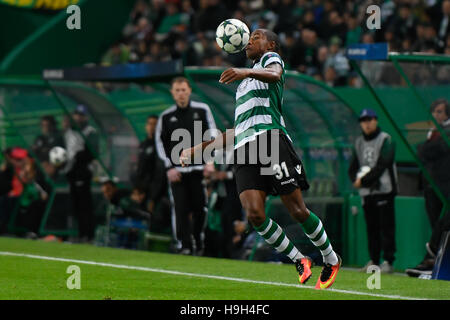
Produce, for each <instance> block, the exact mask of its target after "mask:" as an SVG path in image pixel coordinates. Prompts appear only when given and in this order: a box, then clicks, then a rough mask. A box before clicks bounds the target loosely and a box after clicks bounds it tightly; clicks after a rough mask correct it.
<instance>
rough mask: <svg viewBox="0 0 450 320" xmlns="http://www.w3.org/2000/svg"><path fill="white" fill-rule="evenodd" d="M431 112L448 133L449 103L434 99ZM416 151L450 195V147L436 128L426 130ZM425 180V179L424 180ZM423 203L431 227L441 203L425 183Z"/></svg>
mask: <svg viewBox="0 0 450 320" xmlns="http://www.w3.org/2000/svg"><path fill="white" fill-rule="evenodd" d="M431 114H432V116H433V118H434V119H435V120H436V122H437V123H438V125H440V126H441V127H442V129H443V130H444V131H446V132H447V131H448V132H449V133H450V105H449V103H448V101H447V100H445V99H438V100H435V101H434V102H433V103H432V104H431ZM417 153H418V156H419V158H420V160H421V161H422V162H423V163H424V165H425V168H426V169H427V171H428V172H429V174H430V175H431V178H432V179H433V181H434V182H435V183H436V185H437V187H438V188H439V190H440V191H441V192H442V194H443V195H444V197H447V198H448V197H450V172H449V170H448V164H449V163H450V147H449V146H448V145H447V143H446V142H445V140H444V139H443V138H442V137H441V134H440V133H439V131H438V130H437V129H436V128H432V129H430V130H429V131H428V134H427V140H426V141H425V142H424V143H423V144H420V145H419V146H418V147H417ZM425 182H427V181H425ZM424 197H425V205H426V209H427V214H428V218H429V220H430V225H431V228H434V227H435V226H436V223H437V221H438V219H439V216H440V214H441V211H442V207H443V204H442V202H441V200H440V199H439V197H438V196H437V195H436V193H435V191H434V190H433V187H432V186H431V185H430V184H429V183H426V185H425V187H424Z"/></svg>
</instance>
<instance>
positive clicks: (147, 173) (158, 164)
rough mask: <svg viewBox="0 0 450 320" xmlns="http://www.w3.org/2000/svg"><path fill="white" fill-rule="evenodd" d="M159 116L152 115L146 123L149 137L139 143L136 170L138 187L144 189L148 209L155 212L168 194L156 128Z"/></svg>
mask: <svg viewBox="0 0 450 320" xmlns="http://www.w3.org/2000/svg"><path fill="white" fill-rule="evenodd" d="M157 123H158V117H157V116H155V115H150V116H149V117H148V118H147V122H146V124H145V131H146V133H147V138H146V139H145V140H144V141H142V142H141V144H140V145H139V159H138V166H137V170H136V183H135V185H136V187H138V188H141V189H144V190H145V194H146V202H147V209H148V211H149V212H154V210H155V206H156V204H158V203H159V202H160V200H161V199H162V198H163V197H165V196H166V193H167V176H166V174H165V171H166V170H165V167H164V163H163V162H162V160H161V159H160V158H159V157H158V153H157V151H156V142H155V130H156V124H157Z"/></svg>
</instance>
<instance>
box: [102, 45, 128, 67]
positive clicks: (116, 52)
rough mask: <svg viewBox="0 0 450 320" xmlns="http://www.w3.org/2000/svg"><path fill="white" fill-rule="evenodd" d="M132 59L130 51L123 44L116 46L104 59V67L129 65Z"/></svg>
mask: <svg viewBox="0 0 450 320" xmlns="http://www.w3.org/2000/svg"><path fill="white" fill-rule="evenodd" d="M129 59H130V49H129V48H128V47H127V46H126V45H124V44H121V43H116V44H114V45H113V46H112V47H111V48H110V49H109V50H108V51H107V52H106V53H105V55H104V56H103V57H102V60H101V64H102V65H103V66H111V65H115V64H122V63H127V62H128V61H129Z"/></svg>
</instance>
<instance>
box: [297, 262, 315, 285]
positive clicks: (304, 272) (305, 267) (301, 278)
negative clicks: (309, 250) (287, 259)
mask: <svg viewBox="0 0 450 320" xmlns="http://www.w3.org/2000/svg"><path fill="white" fill-rule="evenodd" d="M311 265H312V260H311V258H309V257H304V258H301V259H299V260H297V261H295V266H296V267H297V271H298V282H300V283H301V284H305V283H306V281H308V279H309V278H311V274H312V272H311Z"/></svg>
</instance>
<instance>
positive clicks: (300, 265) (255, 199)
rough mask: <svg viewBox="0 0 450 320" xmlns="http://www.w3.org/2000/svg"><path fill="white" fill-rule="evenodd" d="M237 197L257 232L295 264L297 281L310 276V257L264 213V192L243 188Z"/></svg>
mask: <svg viewBox="0 0 450 320" xmlns="http://www.w3.org/2000/svg"><path fill="white" fill-rule="evenodd" d="M239 198H240V200H241V203H242V207H243V208H244V210H245V212H246V213H247V218H248V220H249V221H250V223H251V224H252V225H253V227H254V228H255V230H256V231H257V232H258V234H259V235H260V236H261V237H263V238H264V240H265V241H266V242H267V243H268V244H270V245H271V246H272V247H273V248H274V249H275V250H277V252H279V253H283V254H285V255H287V256H288V257H289V258H290V259H291V260H292V261H293V262H294V263H295V265H296V267H297V271H298V273H299V282H300V283H302V284H303V283H305V282H306V281H308V279H309V278H310V277H311V269H310V267H311V259H309V258H308V257H304V256H303V255H302V254H301V253H300V251H299V250H298V249H297V248H296V247H295V246H294V244H293V243H292V242H291V241H290V240H289V238H288V237H287V236H286V234H285V233H284V231H283V229H282V228H281V227H280V226H279V225H278V224H277V223H276V222H275V221H273V220H272V219H271V218H269V217H267V216H266V214H265V209H264V204H265V201H266V193H265V192H264V191H261V190H245V191H243V192H241V194H240V195H239Z"/></svg>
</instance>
